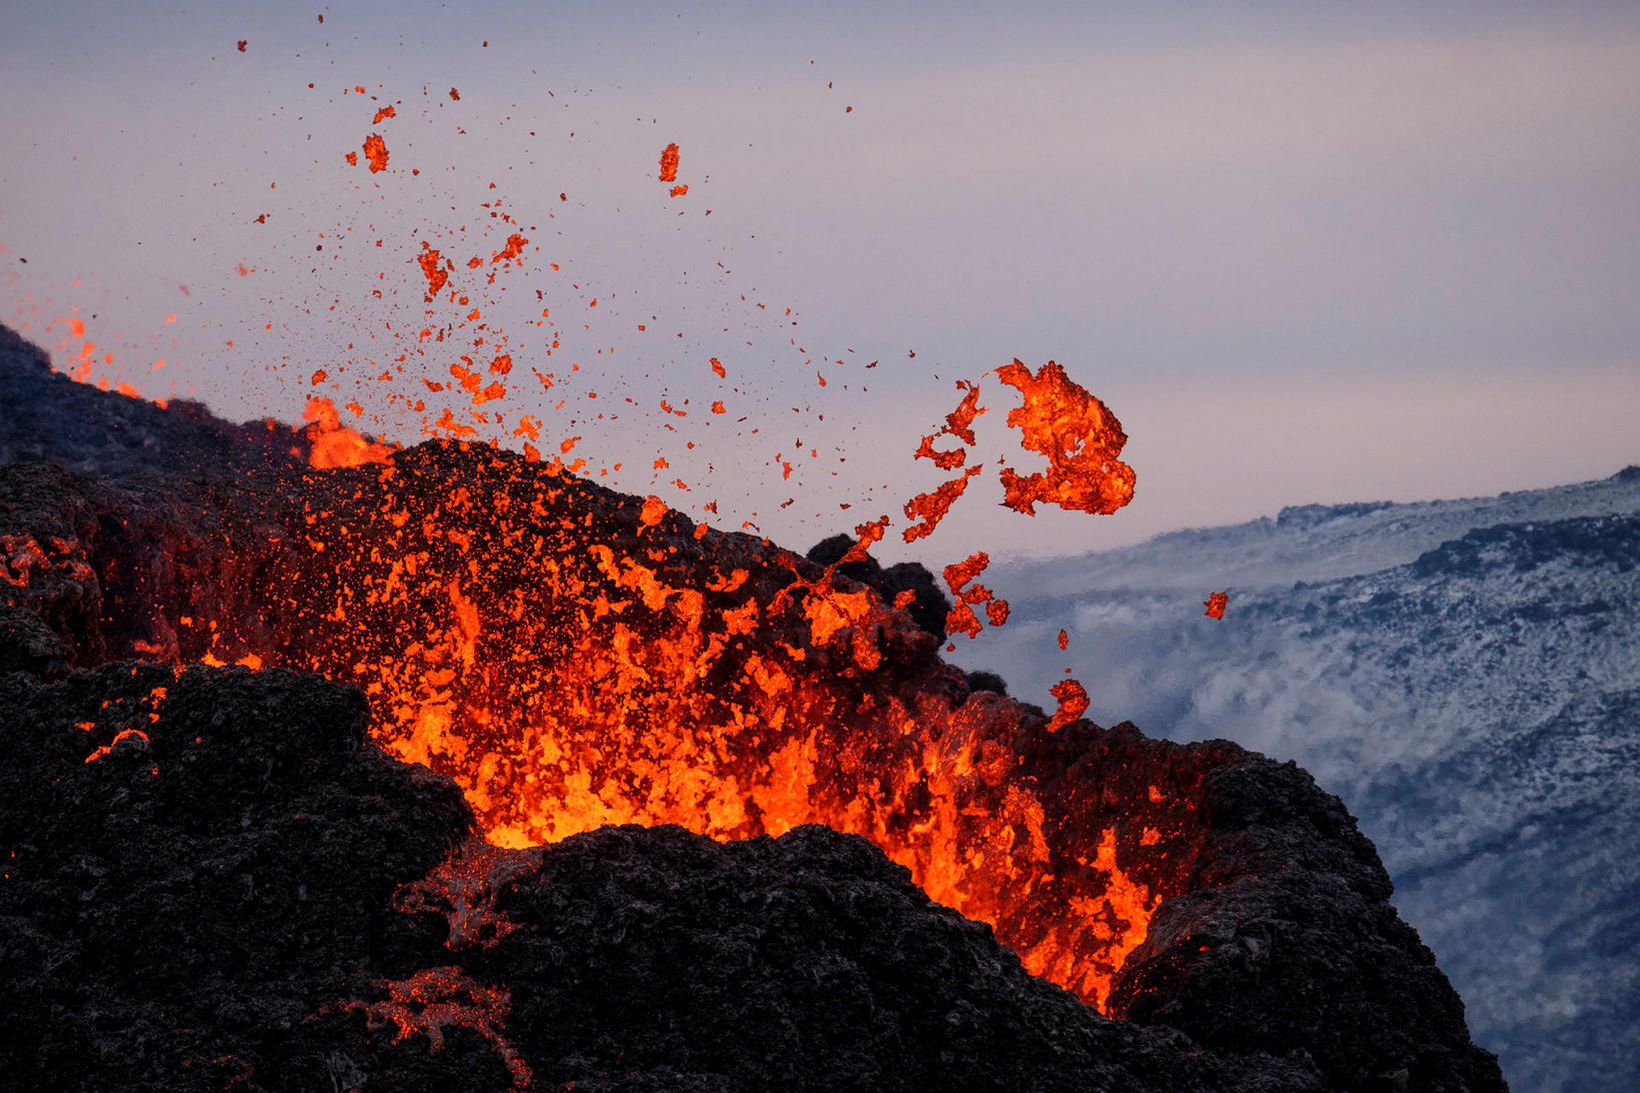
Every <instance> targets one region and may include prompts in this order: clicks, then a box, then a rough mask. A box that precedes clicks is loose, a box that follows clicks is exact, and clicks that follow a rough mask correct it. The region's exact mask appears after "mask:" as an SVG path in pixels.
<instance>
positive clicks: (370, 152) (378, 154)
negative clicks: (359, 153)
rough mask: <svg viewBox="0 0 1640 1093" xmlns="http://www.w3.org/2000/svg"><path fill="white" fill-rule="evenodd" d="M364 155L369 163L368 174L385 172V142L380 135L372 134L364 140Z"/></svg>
mask: <svg viewBox="0 0 1640 1093" xmlns="http://www.w3.org/2000/svg"><path fill="white" fill-rule="evenodd" d="M364 155H365V158H366V159H367V160H369V161H370V173H371V174H375V173H377V172H378V171H385V170H387V142H386V141H385V140H383V139H382V138H381V134H380V133H372V134H370V135H369V136H368V137H365V138H364Z"/></svg>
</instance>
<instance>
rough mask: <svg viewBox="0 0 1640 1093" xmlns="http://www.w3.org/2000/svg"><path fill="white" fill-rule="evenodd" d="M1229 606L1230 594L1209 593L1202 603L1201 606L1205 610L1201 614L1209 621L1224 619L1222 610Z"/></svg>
mask: <svg viewBox="0 0 1640 1093" xmlns="http://www.w3.org/2000/svg"><path fill="white" fill-rule="evenodd" d="M1229 604H1230V594H1229V593H1228V592H1214V593H1211V594H1209V595H1208V597H1207V599H1205V600H1203V601H1202V606H1203V607H1205V608H1207V610H1206V611H1203V612H1202V614H1204V615H1206V616H1207V617H1208V618H1210V619H1222V618H1224V609H1225V608H1226V607H1228V606H1229Z"/></svg>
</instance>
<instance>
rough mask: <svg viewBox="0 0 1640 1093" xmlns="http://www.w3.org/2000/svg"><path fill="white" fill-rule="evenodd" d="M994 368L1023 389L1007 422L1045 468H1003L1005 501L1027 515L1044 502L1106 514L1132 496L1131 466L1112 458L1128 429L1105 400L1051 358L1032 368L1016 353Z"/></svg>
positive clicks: (1004, 378) (1023, 444) (1009, 383)
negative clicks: (1009, 361)
mask: <svg viewBox="0 0 1640 1093" xmlns="http://www.w3.org/2000/svg"><path fill="white" fill-rule="evenodd" d="M996 375H997V378H998V379H1000V380H1001V381H1002V382H1003V383H1006V384H1007V385H1009V386H1010V387H1013V388H1015V389H1017V390H1018V391H1019V393H1020V395H1021V396H1023V399H1024V402H1023V404H1022V405H1021V406H1019V407H1018V408H1017V409H1014V410H1010V411H1009V412H1008V424H1009V425H1010V426H1012V427H1014V428H1017V429H1019V430H1020V432H1021V434H1023V435H1022V439H1021V440H1020V444H1021V445H1022V446H1023V447H1024V448H1025V450H1026V451H1031V452H1036V453H1038V454H1040V455H1044V456H1046V457H1047V459H1048V470H1046V471H1044V472H1039V473H1036V474H1029V475H1021V474H1020V473H1019V472H1018V471H1015V470H1014V469H1013V468H1012V467H1004V468H1003V469H1002V487H1003V491H1004V500H1003V503H1004V504H1006V505H1008V506H1009V507H1010V508H1014V509H1018V510H1019V511H1020V512H1023V513H1027V514H1034V513H1035V511H1036V508H1035V506H1036V505H1037V504H1038V503H1039V502H1041V503H1046V504H1053V505H1058V506H1059V507H1060V508H1065V509H1074V510H1077V511H1080V512H1089V513H1097V514H1107V515H1108V514H1109V513H1112V512H1115V511H1116V510H1117V509H1119V508H1121V507H1122V506H1123V505H1125V504H1127V503H1128V502H1129V501H1131V500H1133V483H1134V474H1133V469H1132V468H1131V467H1129V466H1128V465H1127V464H1126V463H1123V462H1121V461H1120V460H1119V459H1117V458H1116V457H1117V456H1118V455H1120V454H1121V452H1122V446H1123V445H1124V444H1126V443H1127V434H1126V433H1124V432H1123V431H1122V423H1121V422H1119V421H1117V420H1116V415H1115V414H1113V413H1111V412H1110V410H1109V409H1107V408H1106V406H1105V404H1104V403H1103V402H1100V401H1099V399H1097V398H1095V397H1094V396H1093V395H1091V394H1089V393H1088V392H1087V390H1086V389H1085V388H1083V387H1081V386H1080V385H1078V384H1077V383H1076V382H1074V381H1073V380H1072V379H1071V378H1070V377H1069V376H1067V375H1066V374H1065V370H1064V369H1063V368H1061V367H1060V366H1059V365H1058V364H1056V363H1054V362H1053V361H1049V362H1048V363H1047V364H1044V365H1043V366H1042V367H1041V368H1039V369H1038V370H1037V372H1036V374H1035V375H1032V374H1031V370H1030V369H1029V368H1027V367H1026V366H1025V364H1024V363H1023V362H1021V361H1018V360H1016V361H1014V362H1013V363H1012V364H1006V365H1003V366H1002V367H1001V368H999V369H997V370H996Z"/></svg>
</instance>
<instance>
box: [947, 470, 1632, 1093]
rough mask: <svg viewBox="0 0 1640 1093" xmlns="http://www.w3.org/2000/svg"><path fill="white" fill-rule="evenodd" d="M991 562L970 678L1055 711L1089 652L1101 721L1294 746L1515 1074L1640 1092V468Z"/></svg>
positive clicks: (1557, 1087)
mask: <svg viewBox="0 0 1640 1093" xmlns="http://www.w3.org/2000/svg"><path fill="white" fill-rule="evenodd" d="M987 576H988V577H994V579H993V580H990V581H988V583H990V584H991V585H992V587H994V588H995V589H996V590H997V592H998V593H999V594H1000V595H1003V596H1006V597H1008V598H1009V599H1010V601H1011V603H1012V605H1013V617H1012V619H1011V620H1010V622H1009V623H1008V625H1007V626H1006V627H1004V628H1002V629H1001V630H998V631H992V632H989V633H987V634H986V635H985V636H984V638H983V639H982V640H980V641H978V642H974V643H972V644H970V643H968V642H967V641H965V640H963V639H960V638H959V639H958V641H959V643H960V646H959V655H960V656H961V657H962V659H964V660H965V661H966V662H967V664H968V666H969V667H976V668H981V667H982V668H988V669H991V670H994V671H999V672H1001V674H1002V675H1003V676H1004V677H1005V678H1006V679H1007V680H1008V682H1009V684H1010V689H1011V691H1012V693H1014V694H1016V695H1018V696H1020V697H1022V698H1027V699H1032V700H1036V701H1040V702H1042V703H1044V704H1045V705H1050V706H1051V705H1052V701H1051V700H1050V699H1049V698H1048V697H1047V688H1048V687H1049V686H1050V685H1051V684H1052V683H1053V682H1054V681H1055V680H1057V679H1060V678H1063V674H1064V669H1065V668H1066V667H1067V666H1068V667H1070V668H1071V669H1072V670H1073V673H1074V675H1075V676H1076V677H1077V678H1078V679H1080V680H1081V681H1082V682H1083V683H1084V684H1085V685H1086V686H1087V689H1088V692H1089V695H1090V696H1091V698H1092V702H1093V705H1092V709H1091V710H1090V716H1092V717H1094V718H1095V719H1096V720H1099V721H1101V722H1104V723H1110V722H1113V721H1119V720H1122V719H1131V720H1133V721H1134V722H1136V723H1137V724H1139V725H1140V726H1141V727H1142V728H1143V729H1145V730H1146V731H1147V732H1149V733H1151V734H1153V735H1161V736H1167V737H1172V738H1175V739H1202V738H1206V737H1211V736H1223V737H1229V738H1231V739H1233V740H1236V741H1237V742H1239V743H1241V744H1244V745H1246V746H1248V747H1251V748H1255V749H1257V750H1259V751H1263V752H1266V753H1268V754H1270V755H1273V756H1276V757H1278V758H1290V759H1296V760H1297V761H1298V762H1300V763H1301V764H1303V765H1304V766H1305V767H1307V768H1309V769H1310V770H1311V771H1312V772H1314V773H1315V775H1316V777H1317V778H1318V779H1319V780H1320V781H1321V782H1322V784H1323V785H1325V786H1327V787H1328V788H1330V789H1332V790H1333V791H1335V792H1337V793H1338V794H1339V795H1341V796H1342V797H1343V798H1344V799H1345V801H1346V802H1347V803H1348V804H1349V805H1350V807H1351V809H1352V810H1353V811H1354V812H1355V813H1356V814H1357V815H1358V816H1359V817H1360V818H1361V822H1362V826H1363V828H1364V829H1365V831H1366V832H1367V834H1369V835H1370V836H1371V837H1372V838H1373V840H1374V841H1375V842H1376V843H1377V844H1378V848H1379V851H1380V852H1381V854H1382V856H1383V858H1384V862H1385V864H1386V865H1387V866H1388V867H1389V870H1390V872H1391V874H1392V875H1393V876H1394V878H1395V881H1396V886H1397V896H1396V903H1397V905H1398V906H1399V907H1400V908H1401V911H1402V913H1403V914H1404V915H1405V916H1406V918H1407V919H1408V920H1409V921H1410V922H1412V924H1413V925H1414V926H1416V927H1417V928H1418V930H1419V932H1420V933H1421V934H1422V935H1423V937H1424V940H1425V941H1426V942H1427V943H1428V944H1429V945H1430V946H1431V948H1433V949H1434V950H1435V951H1436V953H1437V955H1438V956H1439V958H1440V961H1441V966H1442V968H1443V969H1445V970H1446V971H1447V973H1448V974H1449V975H1450V976H1451V977H1452V979H1453V981H1454V983H1455V984H1456V985H1457V987H1458V989H1459V991H1460V992H1461V993H1462V994H1463V997H1464V999H1465V1002H1466V1003H1467V1005H1468V1007H1469V1015H1470V1022H1471V1028H1472V1031H1473V1033H1474V1035H1475V1038H1476V1041H1477V1042H1478V1043H1480V1044H1482V1045H1483V1046H1485V1047H1488V1048H1490V1049H1492V1050H1494V1051H1496V1052H1498V1053H1499V1055H1500V1056H1501V1057H1502V1060H1503V1065H1504V1069H1505V1073H1506V1074H1507V1075H1508V1076H1509V1078H1510V1079H1511V1081H1512V1083H1513V1084H1514V1087H1515V1088H1516V1089H1518V1090H1522V1091H1538V1090H1542V1091H1562V1090H1564V1091H1572V1090H1579V1091H1582V1090H1588V1091H1612V1093H1617V1091H1619V1090H1621V1091H1625V1093H1626V1091H1630V1090H1634V1089H1640V866H1636V864H1635V863H1636V862H1637V861H1640V469H1637V468H1630V469H1629V470H1627V471H1624V472H1622V473H1620V474H1618V475H1615V476H1613V477H1612V478H1610V479H1606V480H1603V481H1599V482H1591V483H1584V484H1580V485H1574V486H1564V487H1559V488H1555V489H1548V490H1537V491H1532V492H1529V493H1514V494H1505V495H1503V496H1501V497H1497V498H1487V499H1481V500H1465V501H1439V502H1429V503H1423V504H1415V505H1392V504H1373V505H1344V506H1336V507H1320V506H1311V507H1306V508H1300V509H1287V510H1284V511H1283V512H1282V513H1281V515H1280V516H1278V517H1276V518H1275V519H1273V520H1260V521H1255V522H1253V523H1250V524H1244V525H1240V526H1237V527H1228V528H1213V529H1205V530H1194V531H1185V532H1178V533H1174V534H1170V535H1166V536H1162V537H1160V538H1158V539H1156V540H1153V541H1152V542H1150V543H1147V544H1144V545H1142V546H1138V547H1133V548H1129V549H1125V550H1121V551H1114V552H1110V553H1105V554H1097V555H1091V556H1087V557H1083V558H1075V559H1064V560H1060V561H1054V562H1037V563H1032V564H1029V565H1022V566H1018V567H1015V568H1011V569H1010V568H1007V567H1002V568H998V569H996V570H993V571H992V573H990V574H988V575H987ZM1219 590H1227V591H1228V592H1229V593H1230V602H1229V609H1228V611H1227V612H1226V614H1225V617H1224V619H1223V621H1221V622H1215V621H1214V620H1212V619H1209V618H1206V617H1205V616H1204V615H1203V610H1202V602H1201V601H1202V600H1204V599H1205V598H1206V597H1207V595H1208V593H1210V592H1214V591H1219ZM1061 626H1063V627H1065V628H1066V629H1067V630H1068V631H1069V633H1070V640H1071V644H1070V647H1069V650H1068V651H1067V652H1060V650H1059V648H1058V645H1057V642H1056V641H1055V638H1056V636H1057V634H1058V631H1059V628H1060V627H1061Z"/></svg>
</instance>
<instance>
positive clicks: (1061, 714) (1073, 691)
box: [1048, 679, 1088, 732]
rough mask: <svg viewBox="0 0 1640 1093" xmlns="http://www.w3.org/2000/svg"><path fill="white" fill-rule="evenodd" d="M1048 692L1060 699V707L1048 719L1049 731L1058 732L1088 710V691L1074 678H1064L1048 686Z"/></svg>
mask: <svg viewBox="0 0 1640 1093" xmlns="http://www.w3.org/2000/svg"><path fill="white" fill-rule="evenodd" d="M1048 693H1049V694H1051V695H1053V696H1054V697H1055V698H1057V699H1059V709H1057V710H1055V711H1054V714H1053V717H1052V718H1050V719H1049V720H1048V731H1049V732H1058V731H1059V730H1060V729H1062V728H1064V727H1065V726H1066V725H1069V724H1070V723H1071V722H1072V721H1075V720H1076V719H1077V718H1079V717H1081V716H1082V715H1083V714H1085V713H1087V712H1088V692H1087V688H1085V687H1083V686H1082V685H1081V684H1080V683H1078V682H1077V681H1076V680H1074V679H1062V680H1060V681H1059V682H1058V683H1055V684H1054V685H1053V686H1052V687H1049V688H1048Z"/></svg>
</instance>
